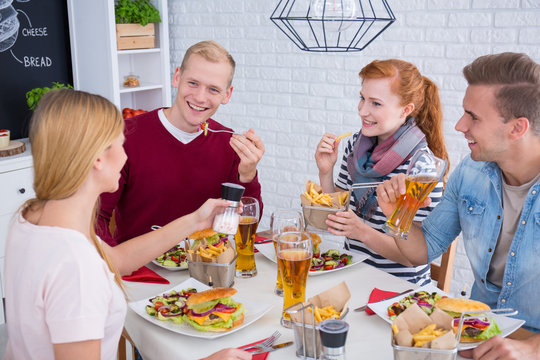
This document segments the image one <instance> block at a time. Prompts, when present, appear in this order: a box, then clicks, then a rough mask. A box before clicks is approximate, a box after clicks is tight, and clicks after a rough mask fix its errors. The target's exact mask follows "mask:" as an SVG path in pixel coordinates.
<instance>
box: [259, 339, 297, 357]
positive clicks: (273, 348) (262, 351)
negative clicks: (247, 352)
mask: <svg viewBox="0 0 540 360" xmlns="http://www.w3.org/2000/svg"><path fill="white" fill-rule="evenodd" d="M292 344H293V342H292V341H287V342H284V343H281V344H277V345H272V346H269V347H267V348H266V349H260V350H257V351H254V352H252V354H253V355H257V354H262V353H265V352H270V351H275V350H279V349H283V348H285V347H287V346H291V345H292Z"/></svg>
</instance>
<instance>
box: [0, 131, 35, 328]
mask: <svg viewBox="0 0 540 360" xmlns="http://www.w3.org/2000/svg"><path fill="white" fill-rule="evenodd" d="M24 141H25V143H26V151H25V152H24V153H22V154H19V155H14V156H8V157H0V199H1V200H0V277H1V280H2V284H1V287H0V295H1V296H0V298H2V299H3V298H4V277H3V272H4V257H5V250H6V239H7V233H8V230H9V225H10V223H11V221H12V220H13V218H14V214H15V213H16V212H17V209H18V208H19V207H20V206H21V205H22V204H23V203H24V202H25V201H26V200H28V199H30V198H32V197H34V189H33V178H34V174H33V168H32V155H31V153H30V145H29V144H28V140H26V139H25V140H24ZM2 305H3V304H2V303H0V324H3V323H4V307H3V306H2Z"/></svg>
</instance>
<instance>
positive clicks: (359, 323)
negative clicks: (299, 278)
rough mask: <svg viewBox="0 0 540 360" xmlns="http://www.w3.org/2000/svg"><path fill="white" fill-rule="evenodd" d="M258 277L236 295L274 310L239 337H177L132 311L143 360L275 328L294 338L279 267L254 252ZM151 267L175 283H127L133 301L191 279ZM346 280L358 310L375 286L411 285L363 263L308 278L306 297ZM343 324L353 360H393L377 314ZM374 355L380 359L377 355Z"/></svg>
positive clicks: (290, 354)
mask: <svg viewBox="0 0 540 360" xmlns="http://www.w3.org/2000/svg"><path fill="white" fill-rule="evenodd" d="M255 256H256V264H257V270H258V275H257V276H256V277H254V278H251V279H239V278H236V279H235V284H234V286H233V287H234V288H236V289H237V290H238V294H237V295H238V296H240V297H242V298H244V299H249V300H251V301H257V300H259V301H263V300H264V301H265V302H272V303H273V304H274V307H273V308H272V309H271V310H270V311H269V312H268V313H267V314H265V315H264V316H263V317H262V318H260V319H259V320H257V321H256V322H254V323H253V324H251V325H250V326H247V327H246V328H244V329H241V330H239V331H237V332H235V333H232V334H230V335H227V336H223V337H220V338H218V339H213V340H208V339H200V338H194V337H189V336H184V335H180V334H177V333H173V332H171V331H168V330H166V329H163V328H160V327H158V326H155V325H154V324H151V323H150V322H148V321H147V320H144V319H143V318H141V317H140V316H139V315H137V314H136V313H135V312H133V311H132V310H131V309H128V314H127V318H126V324H125V327H126V329H127V331H128V333H129V335H130V336H131V338H132V339H133V341H134V342H135V345H136V346H137V348H138V349H139V351H140V352H141V355H142V356H143V358H144V360H162V359H190V360H192V359H200V358H203V357H205V356H208V355H210V354H212V353H214V352H215V351H218V350H220V349H222V348H225V347H239V346H242V345H246V344H249V343H252V342H255V341H258V340H261V339H263V338H265V337H268V336H269V335H270V334H272V333H273V332H274V331H275V330H279V331H280V332H281V333H282V336H281V337H280V339H279V340H278V342H279V343H281V342H284V341H289V340H291V341H292V340H294V334H293V330H291V329H287V328H284V327H282V326H281V325H280V324H279V320H280V318H281V310H282V306H283V298H281V297H278V296H276V295H274V292H273V290H274V286H275V277H276V265H275V264H274V263H273V262H271V261H270V260H268V259H266V258H265V257H264V256H263V255H261V254H256V255H255ZM148 267H149V268H151V269H152V270H154V271H156V272H157V273H159V274H160V275H162V276H164V277H166V278H167V279H168V280H169V281H170V282H171V284H169V285H159V284H143V283H135V282H126V284H127V287H128V291H129V292H130V294H131V295H132V296H131V300H140V299H145V298H150V297H152V296H153V295H155V294H158V293H160V292H164V291H166V290H167V289H169V288H171V287H173V286H175V285H177V284H179V283H181V282H183V281H185V280H186V279H188V277H189V274H188V272H187V271H176V272H172V271H168V270H164V269H161V268H159V267H157V266H155V265H153V264H149V265H148ZM341 281H345V282H346V283H347V286H348V287H349V290H350V292H351V300H350V302H349V307H350V308H351V309H354V308H356V307H359V306H362V305H364V304H365V303H366V302H367V300H368V297H369V294H370V292H371V290H372V289H373V288H374V287H378V288H379V289H383V290H389V291H396V292H401V291H404V290H406V289H408V288H411V287H414V286H411V283H409V282H407V281H405V280H402V279H399V278H397V277H395V276H392V275H389V274H387V273H385V272H383V271H381V270H378V269H376V268H374V267H372V266H369V265H366V264H364V263H361V264H357V265H355V266H352V267H350V268H348V269H343V270H340V271H335V272H332V273H327V274H323V275H319V276H310V277H309V278H308V282H307V297H311V296H313V295H316V294H318V293H320V292H322V291H324V290H326V289H328V288H331V287H333V286H334V285H335V284H337V283H339V282H341ZM345 320H346V321H347V323H349V326H350V328H349V333H348V336H347V344H346V353H347V354H348V356H347V357H348V358H349V359H361V358H365V359H369V358H371V359H373V358H376V359H393V353H392V347H391V346H390V331H391V330H390V325H389V324H388V323H386V322H385V321H383V320H382V319H380V318H379V317H378V316H377V315H372V316H369V315H367V314H366V313H365V312H361V313H360V312H354V311H350V312H349V314H348V315H347V316H346V318H345ZM295 353H296V350H295V346H294V345H293V346H289V347H287V348H285V349H281V350H278V351H276V352H272V353H270V354H269V356H268V359H297V357H296V355H295ZM375 355H376V356H375Z"/></svg>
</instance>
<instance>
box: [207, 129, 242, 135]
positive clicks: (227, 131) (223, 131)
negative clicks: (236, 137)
mask: <svg viewBox="0 0 540 360" xmlns="http://www.w3.org/2000/svg"><path fill="white" fill-rule="evenodd" d="M206 129H207V130H208V131H211V132H215V133H220V132H222V133H229V134H236V133H235V132H234V131H231V130H214V129H210V128H206Z"/></svg>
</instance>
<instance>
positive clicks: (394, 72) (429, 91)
mask: <svg viewBox="0 0 540 360" xmlns="http://www.w3.org/2000/svg"><path fill="white" fill-rule="evenodd" d="M358 75H360V77H361V78H362V80H365V79H381V78H391V79H393V81H392V92H394V93H395V94H396V95H398V96H399V97H400V98H401V104H400V105H402V106H405V105H407V104H411V103H412V104H414V110H413V112H412V113H411V114H409V116H408V117H407V119H408V118H410V117H414V120H415V122H416V125H417V126H418V127H419V128H420V130H422V132H423V133H424V135H426V141H427V143H428V146H429V148H430V149H431V151H433V153H434V154H435V156H437V157H440V158H441V159H444V160H446V161H447V163H448V166H447V167H446V172H445V174H444V181H445V183H446V179H447V174H448V169H449V168H450V159H449V158H448V152H447V151H446V145H445V143H444V136H443V125H442V120H443V116H442V108H441V99H440V98H439V90H438V88H437V85H435V84H434V83H433V81H431V80H430V79H428V78H427V77H425V76H422V74H420V71H418V69H417V68H416V66H414V65H413V64H411V63H410V62H407V61H403V60H398V59H388V60H374V61H372V62H371V63H369V64H367V65H366V66H364V68H363V69H362V70H361V71H360V73H359V74H358Z"/></svg>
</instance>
